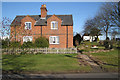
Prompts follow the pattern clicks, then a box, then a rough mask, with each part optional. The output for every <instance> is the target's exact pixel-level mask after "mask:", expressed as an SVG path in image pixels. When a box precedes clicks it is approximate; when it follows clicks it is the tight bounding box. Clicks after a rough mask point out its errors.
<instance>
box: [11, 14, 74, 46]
mask: <svg viewBox="0 0 120 80" xmlns="http://www.w3.org/2000/svg"><path fill="white" fill-rule="evenodd" d="M51 21H57V22H58V29H57V30H51ZM21 22H22V24H21V26H16V33H18V34H17V36H16V40H17V41H19V40H21V44H22V43H23V36H25V35H28V36H32V37H33V42H34V41H35V39H36V38H38V37H40V36H41V26H34V24H35V20H34V19H32V18H31V17H30V16H26V17H25V18H23V19H22V20H21ZM25 22H31V23H32V29H31V30H25V29H24V27H25V26H24V23H25ZM61 22H62V21H61V19H60V18H58V17H56V16H55V15H53V16H51V17H50V18H49V19H47V26H42V36H45V37H46V38H48V39H49V36H59V44H50V45H49V47H50V48H66V47H67V27H66V26H61ZM12 31H15V28H14V27H13V26H11V35H12V34H13V35H15V34H14V33H12ZM19 33H22V34H19ZM23 33H25V34H23ZM11 40H15V39H14V37H12V39H11ZM68 47H73V26H68Z"/></svg>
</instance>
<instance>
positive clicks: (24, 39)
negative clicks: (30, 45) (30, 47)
mask: <svg viewBox="0 0 120 80" xmlns="http://www.w3.org/2000/svg"><path fill="white" fill-rule="evenodd" d="M32 39H33V38H32V36H24V37H23V42H28V41H32Z"/></svg>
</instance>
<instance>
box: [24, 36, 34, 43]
mask: <svg viewBox="0 0 120 80" xmlns="http://www.w3.org/2000/svg"><path fill="white" fill-rule="evenodd" d="M25 37H29V38H32V39H31V40H30V42H32V40H33V37H32V36H24V37H23V42H28V41H25V40H24V38H25Z"/></svg>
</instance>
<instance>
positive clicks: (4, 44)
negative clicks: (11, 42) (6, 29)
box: [1, 40, 8, 48]
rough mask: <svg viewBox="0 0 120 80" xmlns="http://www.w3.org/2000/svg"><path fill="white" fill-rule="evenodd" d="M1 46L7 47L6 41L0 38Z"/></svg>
mask: <svg viewBox="0 0 120 80" xmlns="http://www.w3.org/2000/svg"><path fill="white" fill-rule="evenodd" d="M1 44H2V48H7V47H8V41H6V40H2V43H1Z"/></svg>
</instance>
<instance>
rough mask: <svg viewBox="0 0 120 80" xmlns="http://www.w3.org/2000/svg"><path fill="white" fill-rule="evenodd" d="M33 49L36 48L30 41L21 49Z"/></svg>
mask: <svg viewBox="0 0 120 80" xmlns="http://www.w3.org/2000/svg"><path fill="white" fill-rule="evenodd" d="M32 47H34V44H33V43H32V42H30V41H28V42H24V43H23V44H22V46H21V48H32Z"/></svg>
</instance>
